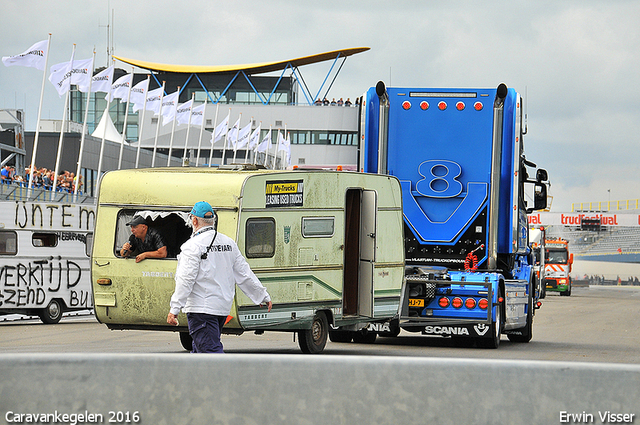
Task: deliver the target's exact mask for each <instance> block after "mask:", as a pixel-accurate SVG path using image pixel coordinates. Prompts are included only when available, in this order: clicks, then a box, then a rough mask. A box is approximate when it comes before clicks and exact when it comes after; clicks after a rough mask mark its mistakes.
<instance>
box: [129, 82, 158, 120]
mask: <svg viewBox="0 0 640 425" xmlns="http://www.w3.org/2000/svg"><path fill="white" fill-rule="evenodd" d="M161 98H162V87H158V88H157V89H154V90H151V91H150V92H148V93H147V108H146V109H147V111H152V112H153V113H155V114H156V115H158V113H159V112H160V99H161ZM143 104H144V101H143V103H140V104H138V103H134V104H133V112H137V111H139V110H140V109H142V106H143Z"/></svg>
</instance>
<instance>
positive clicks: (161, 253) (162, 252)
mask: <svg viewBox="0 0 640 425" xmlns="http://www.w3.org/2000/svg"><path fill="white" fill-rule="evenodd" d="M166 257H167V247H166V246H163V247H160V249H157V250H155V251H146V252H142V253H140V254H138V255H136V263H139V262H140V261H142V260H144V259H146V258H166Z"/></svg>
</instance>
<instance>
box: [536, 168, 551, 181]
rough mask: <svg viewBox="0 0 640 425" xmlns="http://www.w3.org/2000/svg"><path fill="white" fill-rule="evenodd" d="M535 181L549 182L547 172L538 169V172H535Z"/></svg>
mask: <svg viewBox="0 0 640 425" xmlns="http://www.w3.org/2000/svg"><path fill="white" fill-rule="evenodd" d="M536 180H537V181H538V182H546V181H547V180H549V175H548V174H547V170H544V169H542V168H540V169H538V171H537V172H536Z"/></svg>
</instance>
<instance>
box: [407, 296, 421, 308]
mask: <svg viewBox="0 0 640 425" xmlns="http://www.w3.org/2000/svg"><path fill="white" fill-rule="evenodd" d="M409 307H424V300H421V299H416V298H409Z"/></svg>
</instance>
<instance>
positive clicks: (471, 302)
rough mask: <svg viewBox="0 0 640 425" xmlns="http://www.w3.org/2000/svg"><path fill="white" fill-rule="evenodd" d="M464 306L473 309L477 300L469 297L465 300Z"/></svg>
mask: <svg viewBox="0 0 640 425" xmlns="http://www.w3.org/2000/svg"><path fill="white" fill-rule="evenodd" d="M464 306H465V307H467V308H468V309H469V310H471V309H473V308H475V306H476V300H474V299H473V298H467V299H466V300H464Z"/></svg>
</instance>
